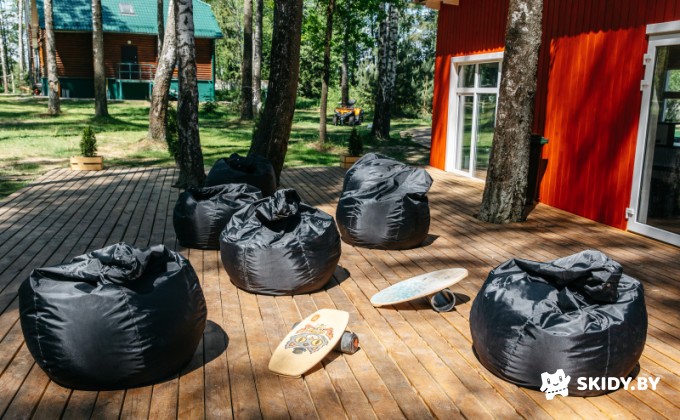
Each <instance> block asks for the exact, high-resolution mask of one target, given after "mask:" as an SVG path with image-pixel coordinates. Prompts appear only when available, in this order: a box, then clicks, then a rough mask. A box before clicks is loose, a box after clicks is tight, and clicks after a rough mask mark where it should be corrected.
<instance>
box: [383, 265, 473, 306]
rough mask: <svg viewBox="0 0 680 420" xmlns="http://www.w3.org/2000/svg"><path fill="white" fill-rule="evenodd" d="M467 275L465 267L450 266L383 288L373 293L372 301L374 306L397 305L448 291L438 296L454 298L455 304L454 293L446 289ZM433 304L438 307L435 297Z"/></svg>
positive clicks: (445, 298)
mask: <svg viewBox="0 0 680 420" xmlns="http://www.w3.org/2000/svg"><path fill="white" fill-rule="evenodd" d="M467 276H468V271H467V270H466V269H464V268H449V269H446V270H440V271H433V272H432V273H425V274H421V275H420V276H416V277H412V278H410V279H407V280H404V281H401V282H399V283H396V284H393V285H392V286H390V287H387V288H385V289H383V290H381V291H380V292H378V293H376V294H375V295H373V297H372V298H371V303H372V304H373V306H387V305H395V304H397V303H402V302H408V301H410V300H413V299H418V298H421V297H426V296H430V295H438V294H440V293H441V292H442V291H446V293H441V296H437V297H438V298H440V299H442V298H443V299H444V300H447V299H448V300H449V301H450V300H451V299H453V303H454V304H455V298H454V295H453V293H452V292H451V291H450V290H446V289H447V288H448V287H451V286H453V285H454V284H456V283H458V282H459V281H461V280H463V279H464V278H465V277H467ZM431 304H432V306H433V307H434V308H435V309H437V308H436V307H435V299H434V298H433V299H432V300H431ZM450 308H451V309H453V304H451V305H450Z"/></svg>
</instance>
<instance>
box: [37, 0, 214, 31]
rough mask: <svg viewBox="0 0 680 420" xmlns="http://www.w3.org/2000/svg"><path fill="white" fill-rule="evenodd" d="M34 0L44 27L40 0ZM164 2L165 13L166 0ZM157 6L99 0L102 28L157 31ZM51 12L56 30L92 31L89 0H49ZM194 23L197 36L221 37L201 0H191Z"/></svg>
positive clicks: (148, 1) (148, 0)
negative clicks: (192, 0)
mask: <svg viewBox="0 0 680 420" xmlns="http://www.w3.org/2000/svg"><path fill="white" fill-rule="evenodd" d="M37 3H38V15H39V17H40V27H41V28H44V27H45V20H44V17H43V2H42V1H40V0H37ZM164 3H165V7H164V10H165V14H166V15H167V11H168V1H167V0H165V1H164ZM156 7H157V6H156V0H102V20H103V24H104V32H118V33H128V34H147V35H157V33H158V28H157V23H156V17H157V14H156V13H157V9H156ZM130 11H133V12H134V13H129V12H130ZM52 13H53V18H54V29H55V30H57V31H86V32H91V31H92V1H91V0H52ZM194 27H195V36H196V37H197V38H222V31H221V30H220V27H219V26H218V25H217V20H215V15H214V14H213V12H212V8H211V7H210V5H209V4H207V3H204V2H202V1H200V0H194Z"/></svg>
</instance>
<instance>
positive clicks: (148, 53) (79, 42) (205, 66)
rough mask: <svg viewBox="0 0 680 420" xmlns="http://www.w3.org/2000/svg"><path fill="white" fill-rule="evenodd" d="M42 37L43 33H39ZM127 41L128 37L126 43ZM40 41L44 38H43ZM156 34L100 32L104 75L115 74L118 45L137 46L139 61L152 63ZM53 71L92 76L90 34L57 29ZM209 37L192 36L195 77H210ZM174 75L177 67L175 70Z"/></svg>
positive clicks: (210, 43) (70, 75) (154, 61)
mask: <svg viewBox="0 0 680 420" xmlns="http://www.w3.org/2000/svg"><path fill="white" fill-rule="evenodd" d="M43 40H44V37H43ZM128 41H131V43H130V44H128ZM43 42H44V41H43ZM156 42H157V41H156V36H153V35H139V34H116V33H106V34H104V65H105V67H106V77H108V78H116V77H117V76H118V67H117V65H118V63H120V62H121V47H122V46H124V45H134V46H137V60H138V62H139V64H153V65H155V64H156V55H157V52H156V49H157V47H156ZM55 43H56V49H57V72H58V74H59V77H71V78H92V77H93V73H94V70H93V64H92V34H91V33H82V32H57V33H56V34H55ZM212 43H213V40H211V39H204V38H198V39H196V70H197V78H198V80H212V50H213V46H212ZM40 50H41V54H40V55H41V63H42V74H47V72H46V71H45V67H44V63H45V57H44V48H41V49H40ZM175 77H177V71H175Z"/></svg>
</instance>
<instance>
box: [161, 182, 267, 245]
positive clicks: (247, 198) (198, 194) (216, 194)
mask: <svg viewBox="0 0 680 420" xmlns="http://www.w3.org/2000/svg"><path fill="white" fill-rule="evenodd" d="M261 198H262V194H261V193H260V190H258V189H257V188H255V187H253V186H252V185H247V184H226V185H217V186H214V187H206V188H198V189H195V188H190V189H188V190H187V191H185V192H183V193H182V194H180V196H179V198H178V199H177V203H176V204H175V210H174V212H173V218H172V222H173V226H174V227H175V233H176V234H177V240H178V241H179V243H180V245H182V246H185V247H187V248H200V249H220V234H221V233H222V230H223V229H224V227H225V226H226V225H227V222H229V219H231V216H233V215H234V213H236V212H237V211H238V210H240V209H241V207H243V206H245V205H247V204H250V203H253V202H255V201H257V200H259V199H261Z"/></svg>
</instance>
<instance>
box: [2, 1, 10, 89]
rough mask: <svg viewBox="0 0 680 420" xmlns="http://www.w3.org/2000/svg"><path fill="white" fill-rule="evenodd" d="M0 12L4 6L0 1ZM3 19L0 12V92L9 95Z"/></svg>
mask: <svg viewBox="0 0 680 420" xmlns="http://www.w3.org/2000/svg"><path fill="white" fill-rule="evenodd" d="M0 11H4V5H3V4H2V1H0ZM4 34H5V17H4V16H3V13H2V12H0V67H2V91H3V93H5V94H7V93H9V70H8V69H7V55H6V50H7V45H5V36H4Z"/></svg>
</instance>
